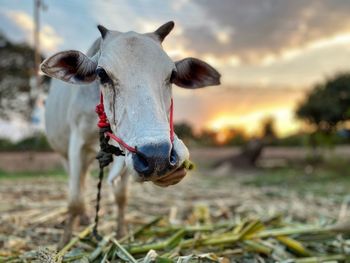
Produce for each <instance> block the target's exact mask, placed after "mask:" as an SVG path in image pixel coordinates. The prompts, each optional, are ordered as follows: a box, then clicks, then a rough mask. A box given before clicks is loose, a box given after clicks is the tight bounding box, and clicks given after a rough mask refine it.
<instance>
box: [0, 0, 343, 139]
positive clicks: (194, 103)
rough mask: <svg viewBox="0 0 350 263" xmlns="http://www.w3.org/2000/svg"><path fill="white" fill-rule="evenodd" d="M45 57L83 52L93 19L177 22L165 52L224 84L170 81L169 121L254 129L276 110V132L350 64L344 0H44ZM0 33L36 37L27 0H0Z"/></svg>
mask: <svg viewBox="0 0 350 263" xmlns="http://www.w3.org/2000/svg"><path fill="white" fill-rule="evenodd" d="M43 2H44V4H45V6H46V8H44V10H43V11H42V12H41V33H40V37H41V48H42V52H43V53H44V54H45V55H51V54H53V53H55V52H57V51H61V50H66V49H77V50H80V51H83V52H84V51H86V50H87V49H88V48H89V46H90V45H91V43H92V42H93V41H94V40H95V39H96V38H97V37H98V36H99V32H98V31H97V29H96V25H97V24H102V25H104V26H106V27H107V28H109V29H115V30H119V31H137V32H140V33H144V32H151V31H154V30H155V29H156V28H157V27H159V26H160V25H162V24H163V23H165V22H167V21H169V20H173V21H174V22H175V28H174V30H173V31H172V32H171V34H170V35H169V36H168V37H167V39H166V40H165V41H164V49H165V50H166V52H167V53H168V54H169V55H170V56H171V57H172V58H173V59H174V61H175V60H179V59H182V58H185V57H189V56H192V57H197V58H200V59H202V60H205V61H207V62H209V63H210V64H211V65H213V66H214V67H216V68H217V69H218V70H219V72H220V73H221V74H222V85H221V86H217V87H209V88H205V89H201V90H195V91H190V90H184V89H181V88H179V87H174V97H175V121H187V122H190V123H191V124H193V125H194V126H195V127H196V128H197V129H199V128H203V127H204V128H210V129H222V128H224V127H227V126H232V127H237V126H240V127H241V126H242V127H244V128H245V129H246V130H247V131H248V132H249V133H251V134H253V133H255V132H256V131H257V130H258V127H259V123H260V122H261V120H262V119H264V118H267V117H271V116H272V117H274V118H275V120H276V127H277V130H278V132H279V134H280V135H288V134H290V133H293V132H296V131H298V130H299V128H300V126H301V123H299V122H298V121H296V120H295V118H294V109H295V107H296V106H297V105H298V103H299V102H300V101H301V100H302V98H303V96H304V94H305V91H307V90H309V89H310V88H312V87H313V85H315V84H316V83H319V82H322V81H324V80H325V79H326V78H327V77H330V76H333V75H334V74H335V73H337V72H342V71H346V70H350V59H349V58H350V16H349V14H350V1H349V0H220V1H214V0H177V1H165V0H149V1H147V0H134V1H128V0H99V1H92V0H91V1H89V0H60V1H57V0H56V1H55V0H44V1H43ZM0 30H1V31H2V32H3V33H5V34H6V35H7V36H8V37H9V38H10V39H12V40H13V41H18V42H23V41H26V42H28V43H32V30H33V1H30V0H0Z"/></svg>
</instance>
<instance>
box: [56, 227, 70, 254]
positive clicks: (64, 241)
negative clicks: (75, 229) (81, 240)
mask: <svg viewBox="0 0 350 263" xmlns="http://www.w3.org/2000/svg"><path fill="white" fill-rule="evenodd" d="M71 238H72V232H70V233H67V232H66V231H65V232H64V233H63V235H62V237H61V240H60V242H59V243H58V245H57V250H61V249H62V248H64V246H65V245H66V244H68V242H69V241H70V240H71Z"/></svg>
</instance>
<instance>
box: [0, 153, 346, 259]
mask: <svg viewBox="0 0 350 263" xmlns="http://www.w3.org/2000/svg"><path fill="white" fill-rule="evenodd" d="M337 151H338V152H340V153H341V154H343V153H344V152H346V151H348V149H338V150H337ZM231 152H232V149H226V150H217V149H215V150H210V149H206V150H205V151H204V150H200V151H199V150H194V151H192V154H193V158H194V159H195V160H196V162H197V163H199V168H198V169H197V170H196V171H194V172H192V173H191V174H190V175H189V176H187V178H185V179H184V180H183V181H182V182H181V183H180V184H178V185H176V186H173V187H169V188H166V189H163V188H159V187H157V186H154V185H152V184H149V183H145V184H136V183H132V184H131V188H130V194H129V196H130V199H129V207H128V213H127V221H128V226H129V230H132V229H133V228H135V226H137V225H139V224H144V223H146V222H149V221H150V220H151V219H152V218H154V217H156V216H158V215H163V216H164V215H165V216H167V217H169V218H170V221H171V222H172V223H174V224H187V223H189V222H190V221H191V214H192V212H193V211H194V210H195V209H196V208H197V207H201V206H206V207H207V208H208V210H207V211H209V213H210V215H209V217H210V218H211V220H213V221H217V220H221V219H237V218H242V217H260V216H262V217H271V216H274V215H278V214H281V215H283V216H284V217H285V220H287V221H295V220H296V221H298V222H307V223H317V224H319V223H320V222H321V223H332V222H335V221H336V220H337V219H338V218H339V217H340V218H345V217H346V216H348V215H349V211H348V206H347V204H348V200H349V196H348V193H347V191H348V189H349V188H348V184H347V183H348V182H349V180H348V179H347V181H346V182H347V183H344V181H339V184H338V183H337V181H336V180H333V179H330V181H332V183H333V184H329V188H328V187H326V188H322V193H321V192H320V189H319V188H317V187H316V188H313V182H312V181H310V180H309V179H308V178H307V177H305V176H308V175H307V173H308V171H307V169H306V170H304V169H301V170H300V169H299V170H298V169H291V170H288V171H289V174H288V173H285V176H286V177H285V178H286V179H285V180H286V182H287V183H286V184H284V183H280V182H281V180H282V181H283V180H284V179H283V175H282V179H279V180H280V181H278V183H276V182H275V181H273V180H275V172H276V170H249V171H228V170H227V169H221V170H209V169H208V168H207V167H208V162H211V161H213V160H215V159H216V158H221V157H222V156H227V155H228V154H230V153H231ZM280 152H283V153H284V154H285V155H284V156H286V155H288V156H289V158H291V156H293V158H294V157H298V158H301V154H304V155H305V154H306V152H305V151H304V150H291V151H290V152H288V151H286V150H285V149H284V150H281V149H275V150H272V149H270V150H268V151H266V153H265V156H264V158H265V159H266V158H269V159H271V156H275V158H277V159H279V158H282V157H283V154H280ZM19 156H21V155H20V154H13V155H11V158H9V157H8V156H7V157H6V158H8V159H6V161H4V160H5V159H3V157H4V155H2V156H0V158H1V162H0V164H1V168H2V169H4V165H5V166H6V165H7V166H6V167H7V168H8V170H11V171H14V170H17V166H19V163H20V164H21V166H22V165H23V166H22V167H26V169H27V167H29V166H30V165H31V164H33V165H34V166H35V169H38V168H41V169H39V170H45V169H48V167H50V168H51V167H54V168H57V165H58V164H59V162H58V159H57V156H55V155H53V154H42V155H38V156H35V157H32V159H30V160H31V161H28V160H26V161H23V162H20V161H19V159H16V158H19ZM22 157H23V155H22ZM11 160H12V161H13V163H11ZM15 160H16V161H15ZM43 160H45V161H44V162H43ZM205 161H207V162H205ZM35 162H38V163H41V164H42V166H40V165H39V166H38V165H37V164H35ZM15 164H17V166H16V165H15ZM201 164H202V165H201ZM24 165H28V166H24ZM283 171H284V170H283ZM291 171H293V172H294V174H296V175H298V176H299V174H300V176H301V177H302V181H301V182H302V184H303V185H307V186H308V187H310V189H311V190H310V191H304V190H305V189H304V190H303V191H299V186H297V187H293V182H296V181H295V179H294V177H291V176H290V172H291ZM278 172H281V171H280V170H278ZM294 174H293V176H294ZM37 175H38V176H35V177H34V176H32V174H31V175H29V176H27V175H26V174H24V175H19V174H18V173H16V174H12V175H11V174H8V176H6V173H3V175H2V176H1V177H0V194H1V199H0V253H1V254H0V255H6V254H13V253H22V252H26V251H30V250H33V249H34V250H35V249H38V247H41V246H43V247H55V246H56V245H57V242H58V241H59V237H60V235H61V234H62V226H63V221H64V218H65V214H66V209H65V205H66V200H65V198H66V194H67V186H66V181H67V178H66V176H64V175H62V172H51V173H45V172H38V173H37ZM276 176H277V175H276ZM303 176H304V177H303ZM332 176H333V175H332ZM264 177H265V178H266V180H264V179H263V178H264ZM278 178H281V176H280V175H278ZM327 178H328V177H327ZM260 180H262V181H263V182H265V181H266V182H269V180H271V182H272V183H271V184H270V183H267V184H262V183H260ZM298 180H299V179H298ZM298 180H297V181H298ZM322 180H325V179H322V178H321V180H320V181H317V182H316V183H319V185H321V186H323V185H324V183H322V182H323V181H322ZM327 180H329V179H327ZM299 181H300V180H299ZM299 181H298V182H299ZM316 183H315V184H316ZM87 185H88V191H87V194H86V196H87V200H88V201H87V204H88V210H89V214H90V215H91V218H93V215H94V212H93V211H94V203H95V202H94V200H95V192H96V190H95V185H96V178H94V177H90V178H89V180H88V183H87ZM295 185H297V184H295ZM109 190H110V189H109V186H108V185H107V184H106V183H105V184H104V186H103V198H102V211H101V214H102V215H103V216H102V217H101V227H100V229H101V231H102V232H104V233H108V232H110V231H111V230H112V229H114V227H115V221H116V219H115V218H116V214H115V206H114V201H113V197H112V196H111V194H110V191H109ZM81 229H82V227H77V228H76V230H77V231H79V230H81Z"/></svg>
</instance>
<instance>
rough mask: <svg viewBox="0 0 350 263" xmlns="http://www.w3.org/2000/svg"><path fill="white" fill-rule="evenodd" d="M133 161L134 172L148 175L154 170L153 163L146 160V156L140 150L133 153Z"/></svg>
mask: <svg viewBox="0 0 350 263" xmlns="http://www.w3.org/2000/svg"><path fill="white" fill-rule="evenodd" d="M133 162H134V168H135V170H136V172H138V173H140V174H143V175H149V174H151V173H153V170H154V168H153V165H152V164H150V163H149V162H148V161H147V157H146V156H145V155H144V154H143V153H141V152H137V153H135V155H134V157H133Z"/></svg>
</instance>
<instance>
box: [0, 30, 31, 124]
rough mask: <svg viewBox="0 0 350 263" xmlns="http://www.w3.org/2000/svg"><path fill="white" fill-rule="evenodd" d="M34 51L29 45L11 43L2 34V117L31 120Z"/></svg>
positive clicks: (0, 84)
mask: <svg viewBox="0 0 350 263" xmlns="http://www.w3.org/2000/svg"><path fill="white" fill-rule="evenodd" d="M33 70H34V51H33V49H32V48H31V47H30V46H28V45H27V44H14V43H11V42H10V41H9V40H8V39H7V38H6V37H5V36H4V35H3V34H1V33H0V117H1V118H5V119H8V118H10V117H11V116H13V115H20V116H21V117H24V118H25V119H29V117H30V115H31V112H32V107H33V104H34V103H33V100H32V98H31V96H30V85H29V80H30V78H31V76H33V73H34V72H33Z"/></svg>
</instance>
